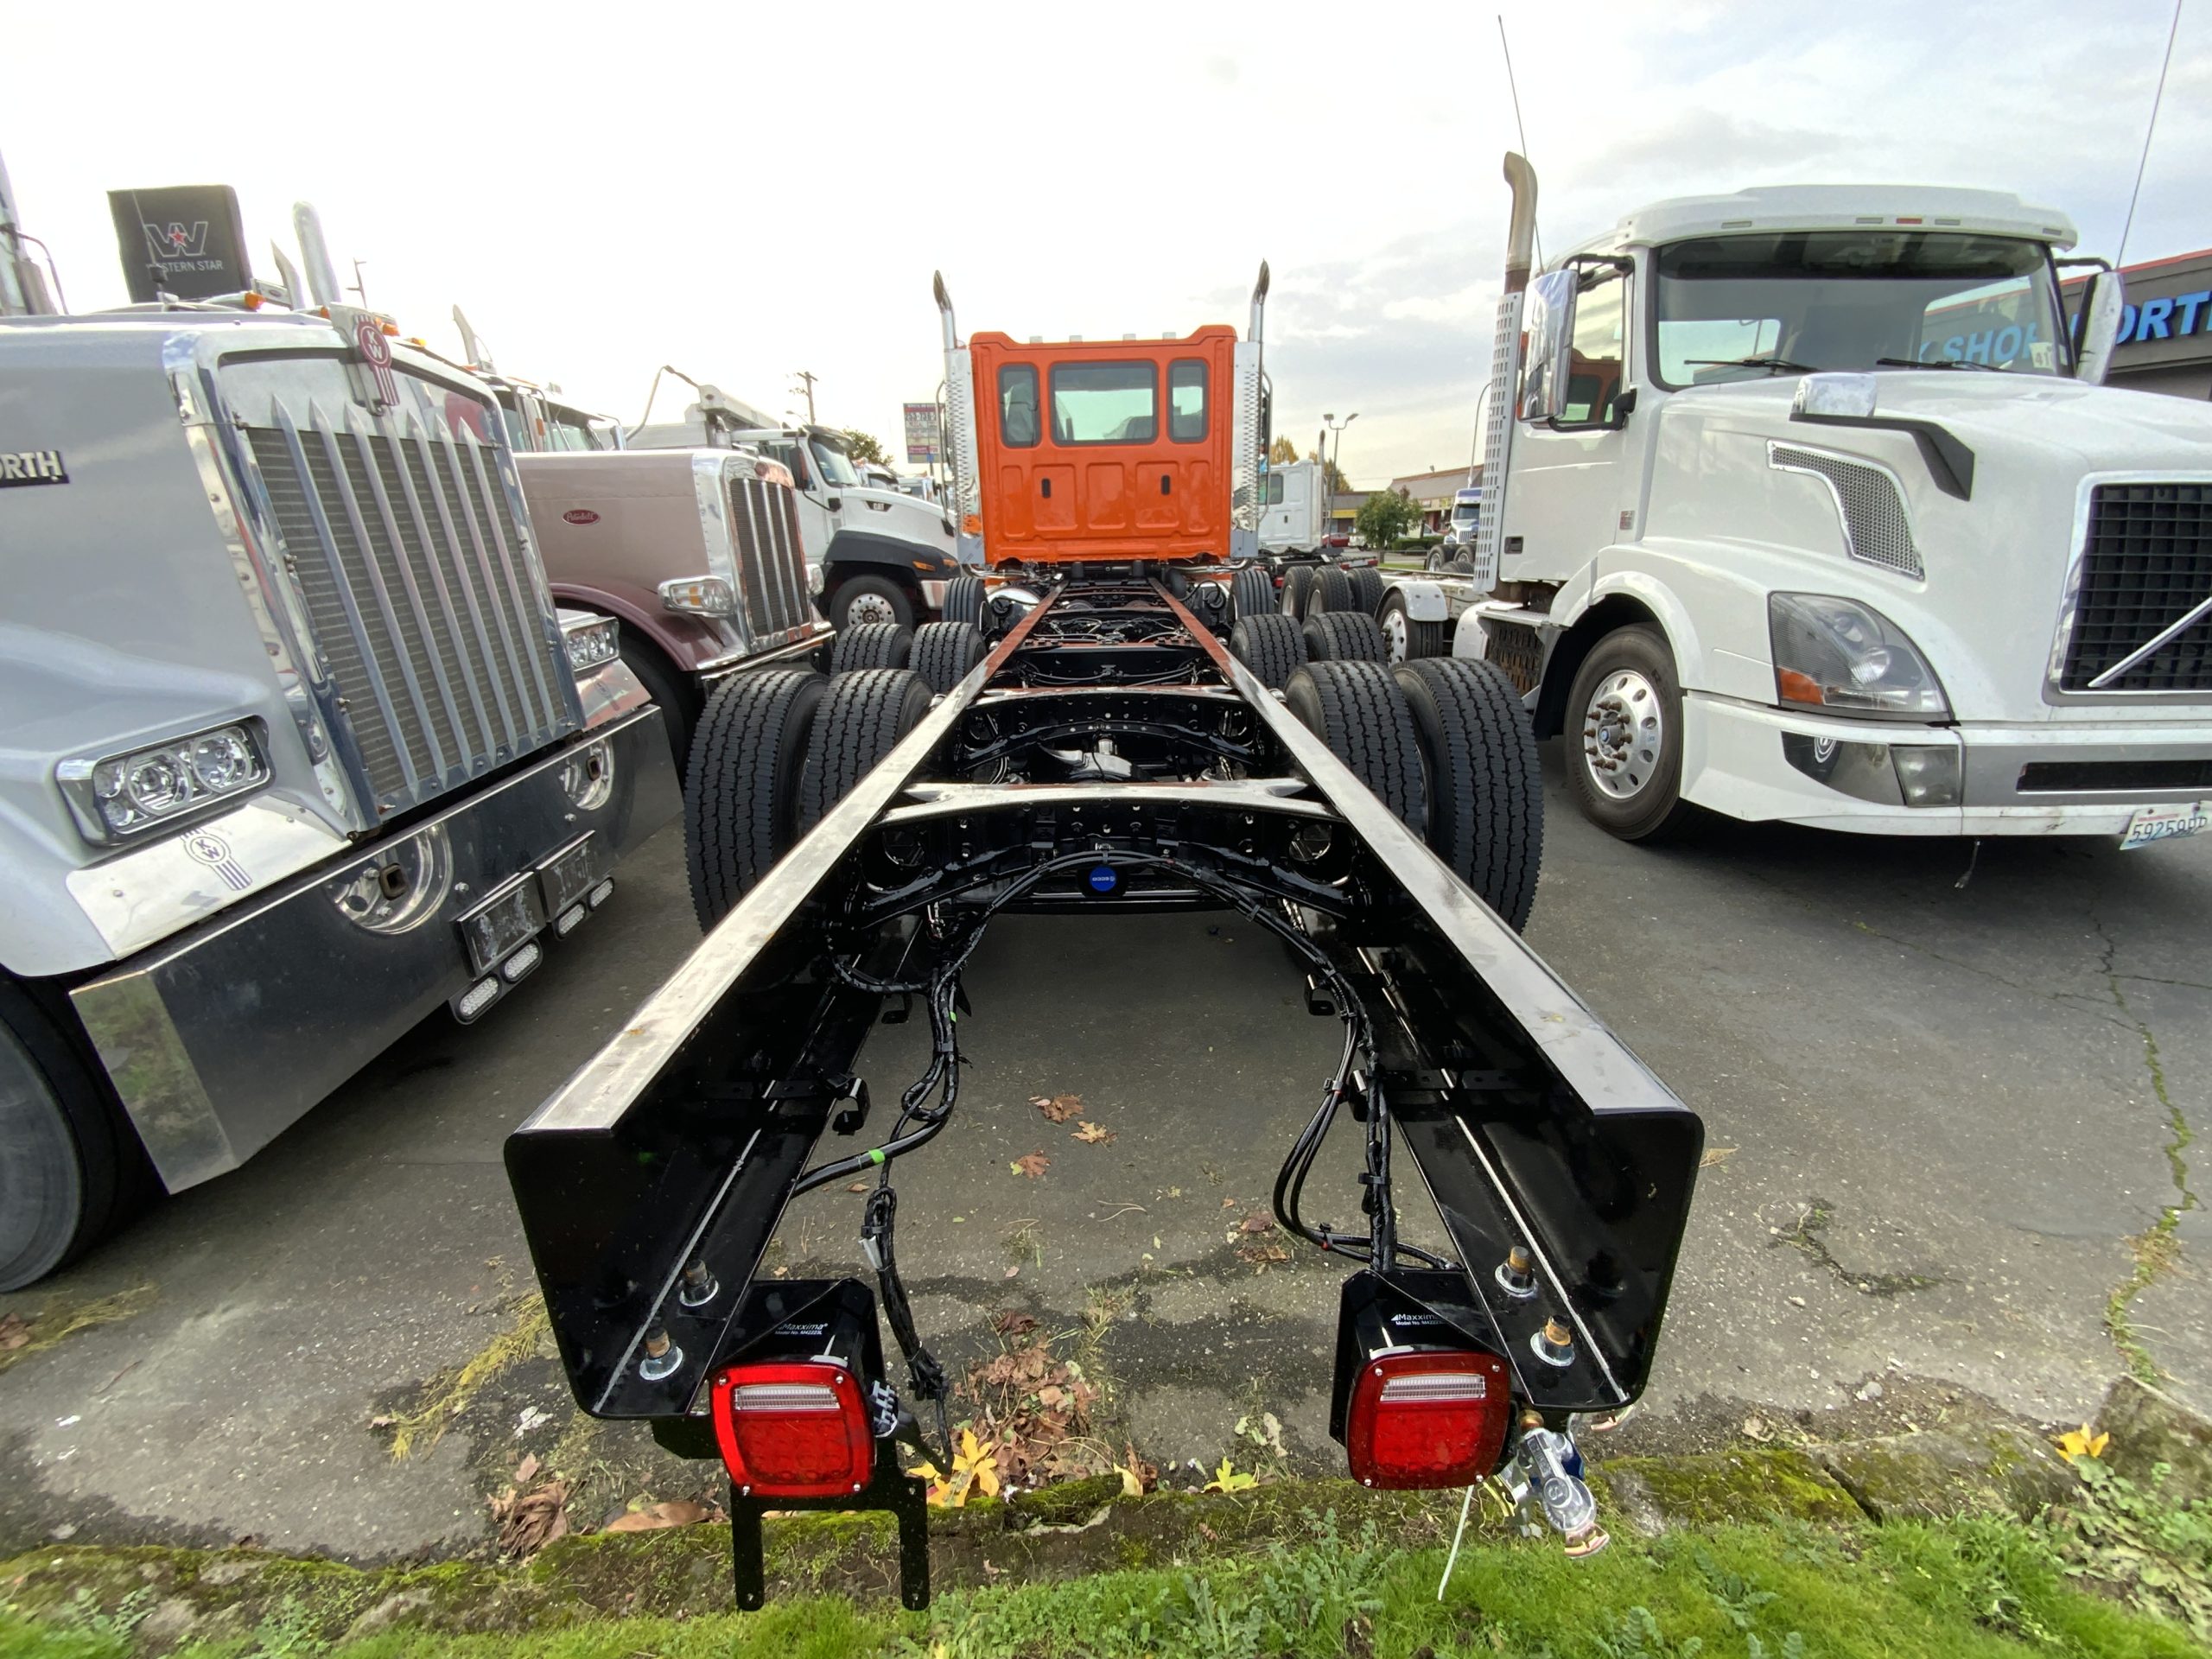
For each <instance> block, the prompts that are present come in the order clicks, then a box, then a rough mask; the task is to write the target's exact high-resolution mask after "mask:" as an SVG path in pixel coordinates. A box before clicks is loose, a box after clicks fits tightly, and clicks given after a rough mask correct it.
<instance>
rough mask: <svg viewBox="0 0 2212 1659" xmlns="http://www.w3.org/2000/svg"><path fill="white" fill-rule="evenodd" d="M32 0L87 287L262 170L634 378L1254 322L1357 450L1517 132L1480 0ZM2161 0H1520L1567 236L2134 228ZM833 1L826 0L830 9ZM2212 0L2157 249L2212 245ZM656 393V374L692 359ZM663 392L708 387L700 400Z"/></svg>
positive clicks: (855, 414)
mask: <svg viewBox="0 0 2212 1659" xmlns="http://www.w3.org/2000/svg"><path fill="white" fill-rule="evenodd" d="M0 6H4V7H6V9H7V10H6V12H5V14H4V15H5V16H6V25H7V26H6V33H5V40H6V64H7V84H6V92H5V95H4V97H0V156H5V158H6V160H7V162H8V165H9V168H10V173H11V174H12V175H13V178H14V182H15V188H16V200H17V205H18V207H19V208H20V210H21V213H22V219H23V225H24V228H25V229H26V230H27V231H29V232H31V233H33V234H35V235H38V236H41V237H43V238H45V239H46V240H47V241H48V244H49V245H51V246H52V248H53V251H54V255H55V257H56V259H57V260H58V262H59V264H60V272H61V278H62V281H63V283H64V284H65V287H66V290H67V297H68V300H69V302H70V304H71V306H72V307H73V308H74V309H77V310H86V309H91V308H96V307H99V306H102V305H107V304H112V303H117V302H120V301H121V300H122V299H123V297H124V289H123V274H122V268H121V264H120V262H119V259H118V253H117V250H116V245H115V236H114V232H113V230H112V228H111V224H110V221H109V219H108V213H107V205H106V197H105V192H106V191H108V190H110V189H114V188H125V187H137V188H145V187H151V186H157V185H168V184H198V183H227V184H230V185H232V186H234V187H235V188H237V190H238V195H239V198H240V200H241V201H242V203H243V205H244V207H245V214H246V219H247V228H248V232H249V234H250V236H251V246H252V249H253V251H254V259H255V263H256V265H257V268H258V269H260V270H263V271H264V272H266V273H268V274H270V275H272V276H273V275H274V268H273V261H272V260H270V257H269V254H268V245H269V243H270V240H271V238H276V237H279V236H282V237H283V238H285V239H286V240H287V242H288V243H289V235H290V231H289V222H290V220H289V208H290V205H291V203H292V202H293V201H294V200H296V199H297V198H301V197H306V198H308V199H310V200H314V201H315V202H316V203H317V205H318V206H319V207H321V210H322V215H323V221H324V224H325V226H326V227H327V232H328V235H329V239H330V243H331V247H332V251H333V253H334V255H335V256H336V257H337V259H338V262H339V264H340V268H341V270H349V271H350V267H349V266H348V265H347V261H348V260H350V259H351V258H352V257H354V256H359V257H360V258H361V259H362V260H363V261H364V262H365V264H364V273H365V280H366V283H367V291H368V298H369V302H370V303H371V304H372V305H373V306H374V307H376V308H378V309H379V310H383V311H386V312H389V313H391V314H392V315H395V316H396V317H397V319H398V321H399V322H400V325H401V327H402V328H403V330H404V332H407V333H410V334H423V336H425V337H426V338H427V339H428V340H429V341H430V342H431V343H432V344H433V345H434V346H438V347H439V348H441V349H442V350H445V351H448V352H457V350H458V340H457V337H456V335H455V334H454V328H453V325H452V323H451V321H450V320H449V314H450V311H451V308H452V307H453V306H454V303H455V302H459V303H460V304H461V305H462V306H463V307H464V308H466V309H467V312H468V315H469V317H470V320H471V321H473V322H474V324H475V326H476V327H477V328H478V330H479V332H480V334H482V335H483V337H484V338H485V340H486V341H487V342H488V344H489V345H490V346H491V347H492V349H493V353H494V354H495V356H496V358H497V359H498V361H499V365H500V366H501V367H502V368H505V369H506V370H508V371H510V372H513V373H516V374H519V375H524V376H527V377H529V378H534V379H542V380H553V381H557V382H559V383H560V384H561V385H563V387H564V388H565V389H566V390H567V391H568V392H569V394H570V395H571V396H573V397H575V398H576V399H577V400H578V401H581V402H582V403H585V404H588V405H591V406H593V407H595V408H599V409H602V410H607V411H608V412H610V413H613V414H614V415H617V416H620V418H621V419H623V420H624V421H625V422H635V421H636V420H637V419H638V418H639V414H640V413H641V411H642V408H643V405H644V402H645V391H646V387H647V385H648V384H649V383H650V381H651V380H652V372H653V370H654V368H655V367H656V366H657V365H659V364H662V363H672V364H674V365H677V367H678V368H681V369H683V370H685V371H686V372H690V374H692V375H693V376H695V377H696V378H699V379H702V380H707V381H712V382H715V383H716V384H718V385H721V386H722V387H723V388H724V389H725V390H727V391H729V392H731V393H733V394H734V395H735V396H738V397H742V398H744V399H746V400H747V401H748V402H751V403H753V404H759V405H760V406H762V407H764V408H766V409H768V410H786V409H795V408H796V409H803V408H804V404H802V403H800V402H798V400H797V399H796V398H795V397H793V396H792V395H791V392H790V391H788V388H790V387H791V385H792V384H793V379H794V376H793V372H794V371H796V370H799V369H810V370H812V371H813V372H815V374H816V375H817V376H818V377H819V380H818V382H817V392H816V396H817V408H818V410H819V413H820V416H821V418H822V419H823V420H825V421H828V422H830V423H835V424H837V425H849V426H859V427H861V428H864V429H868V430H869V431H872V432H874V433H876V434H878V435H880V436H881V437H882V438H883V439H884V441H885V442H887V443H894V444H895V443H896V442H897V439H898V427H899V404H901V403H902V402H905V401H906V400H909V399H912V400H916V401H920V400H925V399H927V398H929V397H931V396H932V394H933V392H934V389H935V387H936V386H937V384H938V379H939V378H940V375H941V373H942V359H941V358H940V357H939V355H938V328H937V319H936V315H935V310H934V308H933V306H932V304H931V299H930V273H931V270H937V269H942V270H944V274H945V278H946V281H947V282H948V283H949V284H950V288H951V291H952V295H953V297H954V299H955V301H956V302H957V305H958V307H959V318H960V323H961V326H962V329H963V333H964V332H965V331H967V330H969V329H974V328H1003V329H1005V330H1006V331H1007V332H1008V333H1010V334H1015V335H1017V336H1027V335H1030V334H1042V335H1045V336H1047V337H1052V336H1058V335H1066V334H1084V335H1087V336H1090V337H1092V338H1097V337H1101V336H1113V335H1117V334H1123V333H1127V332H1131V331H1135V332H1137V333H1140V334H1153V333H1160V332H1168V333H1176V334H1180V333H1185V332H1187V331H1188V330H1189V329H1190V328H1192V327H1196V326H1197V325H1198V324H1200V323H1203V322H1211V321H1229V322H1234V323H1236V324H1238V325H1239V326H1241V325H1242V324H1243V321H1244V320H1245V315H1246V310H1245V307H1246V300H1247V296H1248V294H1249V289H1250V285H1251V281H1252V277H1253V275H1254V273H1255V270H1256V268H1257V266H1258V264H1259V262H1260V260H1261V259H1262V257H1265V258H1266V259H1268V261H1269V262H1270V263H1271V264H1272V266H1273V269H1274V296H1273V301H1272V303H1271V307H1270V310H1269V314H1268V316H1269V344H1268V369H1269V372H1270V376H1271V378H1273V380H1274V385H1275V391H1276V408H1277V421H1276V427H1277V430H1278V431H1287V432H1289V433H1291V434H1293V435H1298V436H1299V438H1300V442H1301V444H1306V445H1309V446H1310V444H1311V442H1312V439H1311V437H1310V435H1309V434H1310V433H1311V432H1312V431H1313V428H1314V427H1315V426H1316V424H1317V423H1318V421H1319V416H1320V414H1321V412H1322V411H1323V410H1332V411H1334V412H1335V413H1337V414H1338V415H1339V416H1341V415H1344V414H1345V413H1347V412H1350V411H1351V410H1357V411H1358V412H1359V416H1360V418H1359V421H1358V423H1357V425H1356V426H1354V427H1353V428H1351V430H1350V431H1349V432H1348V433H1346V435H1345V437H1344V447H1343V457H1344V468H1345V471H1346V472H1347V473H1348V474H1350V475H1351V478H1352V479H1353V480H1354V481H1355V482H1357V483H1358V484H1360V485H1362V486H1371V485H1374V484H1378V483H1381V482H1383V481H1384V480H1387V479H1388V478H1389V476H1390V475H1391V474H1394V473H1402V472H1408V471H1413V470H1416V469H1419V468H1421V467H1428V466H1439V467H1443V466H1452V465H1455V464H1457V463H1459V462H1460V461H1464V459H1465V456H1466V454H1467V452H1468V448H1469V445H1470V440H1471V423H1472V416H1473V401H1474V398H1475V396H1476V393H1477V391H1478V387H1479V385H1480V384H1481V381H1482V379H1483V377H1484V374H1486V373H1487V372H1488V356H1489V332H1490V319H1491V308H1492V307H1493V305H1494V303H1495V300H1496V295H1497V277H1498V270H1499V264H1500V261H1501V258H1502V245H1503V232H1504V224H1505V216H1506V196H1505V190H1504V187H1503V184H1502V182H1501V181H1500V179H1499V174H1498V162H1499V157H1500V155H1501V153H1502V152H1503V151H1504V150H1505V149H1508V148H1509V147H1514V146H1516V144H1517V140H1516V134H1515V130H1514V118H1513V108H1512V105H1511V102H1510V99H1509V96H1508V92H1507V86H1506V79H1505V74H1504V71H1503V62H1502V60H1501V57H1500V54H1499V51H1498V40H1497V24H1496V22H1495V20H1494V15H1493V10H1491V8H1487V7H1469V6H1463V5H1437V6H1428V5H1422V6H1413V5H1403V6H1397V5H1381V6H1377V5H1366V6H1360V5H1332V6H1326V7H1318V8H1308V7H1306V6H1303V5H1299V4H1281V3H1277V4H1269V5H1252V4H1245V5H1240V6H1236V7H1228V6H1216V5H1211V4H1207V3H1203V0H1185V3H1178V4H1172V5H1158V6H1155V5H1128V4H1117V3H1111V0H1108V3H1093V4H1083V3H1068V0H1060V3H1027V4H1016V5H1010V6H1004V7H997V6H993V7H982V6H962V5H957V4H956V5H919V4H912V3H909V4H904V5H899V6H897V7H882V8H878V7H876V6H874V5H872V4H868V3H849V4H844V5H836V6H818V5H804V6H800V5H784V6H765V5H753V4H732V5H719V6H661V5H656V4H652V3H646V0H632V3H626V4H621V5H601V6H582V5H569V6H557V5H556V6H531V5H512V4H510V5H503V6H500V7H498V8H496V9H491V8H479V7H477V6H475V5H473V4H470V3H467V0H454V3H448V4H443V5H437V6H417V5H413V4H407V5H389V4H376V3H367V4H359V5H352V6H346V7H342V8H339V7H298V6H295V7H284V8H277V9H273V10H272V9H266V8H264V9H262V10H258V11H255V10H253V9H251V8H249V9H247V10H245V11H243V12H240V11H238V10H235V9H233V10H231V11H228V12H209V11H207V10H204V9H203V10H200V12H198V13H197V14H195V13H194V12H191V11H188V10H178V9H176V8H175V7H173V6H165V7H162V8H161V9H160V10H152V9H148V10H145V11H144V12H143V15H139V16H133V15H132V9H130V8H125V7H118V6H104V7H85V8H60V7H49V8H45V9H41V10H35V11H34V10H29V9H27V7H26V6H25V5H24V4H23V3H22V0H0ZM2171 16H2172V12H2171V0H2105V3H2102V4H2100V5H2096V6H2094V7H2092V6H2088V5H2084V4H2078V3H2077V4H2056V3H2046V0H2009V3H2003V4H1994V3H1993V4H1956V3H1949V0H1911V3H1891V0H1857V3H1853V4H1849V5H1840V4H1837V3H1834V0H1824V3H1819V4H1806V5H1800V4H1795V3H1789V0H1761V3H1731V0H1712V3H1703V4H1698V3H1683V4H1677V5H1675V6H1673V7H1671V8H1662V7H1660V6H1656V5H1648V4H1629V5H1618V6H1611V5H1603V4H1596V3H1583V4H1579V5H1577V4H1562V3H1558V0H1550V3H1546V4H1542V5H1534V4H1518V3H1516V4H1512V5H1510V6H1509V7H1508V9H1507V11H1506V26H1507V29H1508V30H1509V32H1510V36H1511V41H1512V48H1513V53H1514V63H1515V67H1516V69H1517V70H1518V72H1519V75H1520V84H1521V101H1522V113H1523V115H1524V116H1525V117H1526V120H1527V127H1528V145H1529V153H1530V155H1531V157H1532V159H1533V160H1534V161H1535V166H1536V168H1537V171H1538V174H1539V175H1540V178H1541V185H1542V210H1541V214H1540V220H1539V229H1540V233H1541V237H1542V239H1543V242H1544V245H1545V247H1546V248H1547V250H1556V249H1558V248H1560V247H1564V246H1566V245H1567V244H1568V243H1570V242H1571V241H1573V240H1575V239H1578V238H1580V237H1581V236H1582V235H1585V234H1586V233H1588V232H1591V231H1592V230H1595V229H1597V228H1599V227H1601V226H1604V225H1606V224H1609V223H1611V221H1612V220H1613V219H1617V218H1618V217H1619V216H1620V214H1622V213H1624V212H1625V211H1627V210H1628V209H1629V208H1630V207H1634V206H1636V205H1637V204H1638V203H1640V202H1643V201H1647V200H1651V199H1653V198H1656V197H1659V196H1667V195H1678V194H1692V193H1698V192H1707V191H1717V190H1726V189H1732V188H1739V187H1742V186H1745V185H1751V184H1771V183H1784V182H1812V181H1884V182H1886V181H1897V182H1901V183H1943V184H1951V185H1971V186H1981V187H1986V188H1996V189H2003V190H2012V191H2017V192H2018V193H2019V194H2022V195H2024V196H2025V197H2027V198H2029V199H2030V200H2032V201H2035V202H2037V203H2038V204H2040V205H2044V206H2049V207H2056V208H2059V209H2060V210H2062V211H2063V212H2065V213H2069V215H2070V216H2071V217H2072V218H2073V219H2074V221H2075V223H2076V224H2077V225H2078V226H2080V228H2081V232H2082V250H2083V251H2088V252H2095V253H2101V254H2104V255H2106V256H2107V257H2110V256H2113V254H2115V253H2116V252H2117V251H2118V245H2119V242H2120V226H2121V221H2122V219H2123V217H2124V215H2125V213H2126V204H2127V198H2128V193H2129V189H2130V187H2131V185H2132V184H2133V180H2134V175H2135V168H2136V161H2137V157H2138V153H2139V149H2140V146H2141V144H2142V141H2143V131H2144V124H2145V120H2146V119H2147V118H2148V115H2149V111H2150V107H2151V98H2152V87H2153V85H2154V83H2155V81H2156V79H2157V75H2158V61H2159V56H2160V54H2161V53H2162V51H2163V50H2164V45H2165V36H2166V29H2167V25H2168V22H2169V21H2170V19H2171ZM833 30H834V31H835V32H834V33H833V32H832V31H833ZM2208 150H2212V0H2188V6H2187V10H2185V12H2184V14H2183V18H2182V23H2181V34H2180V41H2179V44H2178V46H2177V48H2176V51H2175V54H2174V62H2173V68H2172V71H2171V74H2170V76H2169V77H2168V81H2167V87H2166V99H2165V105H2164V111H2163V112H2162V114H2161V115H2160V118H2159V122H2158V134H2157V138H2156V142H2155V143H2153V145H2152V150H2151V155H2150V164H2149V168H2148V171H2147V173H2146V175H2145V179H2144V184H2143V194H2142V200H2141V204H2140V206H2139V207H2138V209H2137V212H2136V218H2135V226H2134V230H2133V235H2132V237H2131V238H2130V240H2129V243H2128V248H2127V253H2128V257H2129V258H2130V259H2131V260H2134V259H2141V258H2147V257H2158V256H2160V255H2163V254H2169V253H2176V252H2181V251H2188V250H2191V249H2196V248H2200V247H2203V246H2205V245H2212V223H2208V215H2207V213H2206V210H2205V205H2204V204H2205V198H2206V192H2205V189H2204V184H2203V181H2204V168H2203V164H2202V160H2201V159H2200V158H2201V157H2202V156H2204V155H2205V154H2207V152H2208ZM663 395H664V397H666V396H667V393H666V392H665V391H664V394H663ZM663 409H664V410H669V412H673V410H671V409H669V405H667V404H664V405H663Z"/></svg>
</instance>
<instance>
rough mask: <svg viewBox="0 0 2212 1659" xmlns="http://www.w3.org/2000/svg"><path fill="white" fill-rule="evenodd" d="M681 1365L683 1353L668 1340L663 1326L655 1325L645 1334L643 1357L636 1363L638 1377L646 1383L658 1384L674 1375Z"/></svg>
mask: <svg viewBox="0 0 2212 1659" xmlns="http://www.w3.org/2000/svg"><path fill="white" fill-rule="evenodd" d="M681 1364H683V1350H682V1349H681V1348H678V1347H677V1345H676V1344H674V1343H672V1342H671V1341H670V1340H669V1339H668V1332H667V1329H666V1328H665V1327H664V1326H662V1325H655V1326H653V1328H652V1330H650V1331H648V1332H645V1357H644V1358H643V1359H641V1360H639V1362H638V1375H639V1376H642V1377H644V1378H645V1381H646V1382H648V1383H658V1382H661V1381H663V1380H664V1379H666V1378H668V1377H671V1376H675V1375H676V1370H677V1366H679V1365H681Z"/></svg>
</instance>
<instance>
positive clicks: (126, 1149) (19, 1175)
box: [0, 984, 144, 1291]
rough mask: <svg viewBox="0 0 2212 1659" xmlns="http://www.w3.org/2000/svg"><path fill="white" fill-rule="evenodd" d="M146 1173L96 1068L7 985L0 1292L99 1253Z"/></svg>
mask: <svg viewBox="0 0 2212 1659" xmlns="http://www.w3.org/2000/svg"><path fill="white" fill-rule="evenodd" d="M143 1167H144V1154H143V1152H141V1151H140V1149H139V1148H138V1147H137V1145H136V1144H135V1143H134V1142H133V1141H132V1139H131V1138H130V1130H129V1129H128V1128H127V1127H126V1126H125V1125H124V1121H123V1116H122V1113H121V1112H120V1110H119V1109H117V1108H116V1107H115V1106H114V1105H113V1104H111V1102H110V1100H109V1097H108V1093H107V1090H106V1086H105V1084H103V1083H102V1082H101V1081H100V1080H99V1077H97V1076H96V1075H95V1074H94V1073H93V1071H92V1066H91V1065H90V1063H89V1062H87V1061H86V1059H84V1058H81V1057H80V1056H79V1054H78V1052H77V1050H76V1047H75V1046H74V1045H73V1043H71V1041H70V1040H69V1039H68V1038H67V1037H66V1036H65V1035H63V1033H61V1031H60V1029H59V1028H57V1027H56V1026H55V1025H54V1022H53V1021H52V1020H49V1019H48V1018H47V1016H46V1014H44V1013H43V1012H42V1011H41V1009H40V1007H38V1005H37V1004H36V1003H35V1002H34V1001H32V1000H31V998H30V997H29V995H26V994H25V993H24V992H22V990H20V989H18V988H16V987H15V986H13V985H9V984H0V1291H5V1290H21V1289H22V1287H24V1286H26V1285H29V1284H35V1283H36V1282H37V1281H39V1280H41V1279H43V1278H45V1277H46V1275H47V1274H49V1273H52V1272H53V1271H54V1269H55V1268H59V1267H61V1266H62V1265H63V1264H65V1263H67V1262H72V1261H73V1260H75V1259H76V1258H77V1257H78V1256H79V1255H83V1254H84V1253H85V1252H86V1250H88V1249H91V1248H92V1245H93V1244H94V1243H98V1242H99V1239H100V1238H101V1237H103V1236H105V1234H106V1233H107V1231H108V1230H109V1229H110V1228H111V1227H112V1226H113V1225H114V1224H115V1223H116V1222H117V1221H118V1220H119V1219H121V1216H122V1211H124V1208H125V1207H126V1205H125V1203H124V1199H125V1198H126V1195H127V1192H129V1191H130V1189H131V1188H133V1187H134V1186H135V1185H136V1182H135V1181H134V1179H133V1177H134V1176H137V1174H139V1173H140V1172H142V1171H143Z"/></svg>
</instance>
